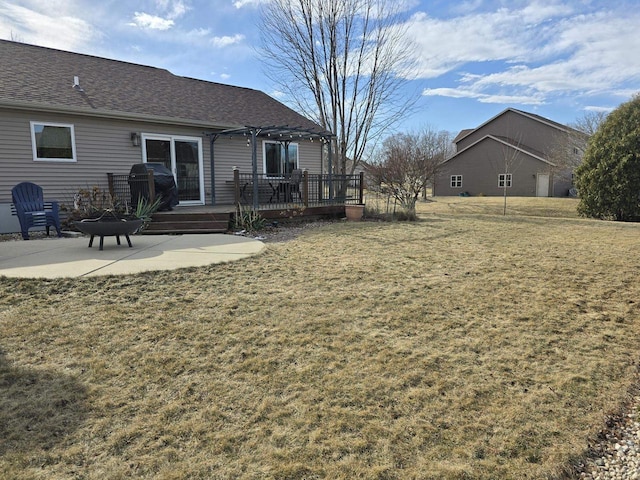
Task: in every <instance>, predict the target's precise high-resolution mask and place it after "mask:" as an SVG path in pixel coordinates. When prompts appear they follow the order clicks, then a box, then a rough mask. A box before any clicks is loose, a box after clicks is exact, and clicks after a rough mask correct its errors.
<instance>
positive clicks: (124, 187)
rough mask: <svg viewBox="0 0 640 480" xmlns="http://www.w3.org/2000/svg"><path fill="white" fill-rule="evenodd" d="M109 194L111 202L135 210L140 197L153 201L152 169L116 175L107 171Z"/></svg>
mask: <svg viewBox="0 0 640 480" xmlns="http://www.w3.org/2000/svg"><path fill="white" fill-rule="evenodd" d="M107 181H108V185H109V194H110V195H111V198H112V199H113V203H114V204H117V205H118V206H120V207H121V208H125V209H132V210H134V211H135V209H136V207H137V205H138V201H139V199H140V198H144V199H145V200H148V201H149V203H153V202H154V201H155V198H156V190H155V183H154V181H153V170H150V171H148V172H147V173H141V174H127V175H117V174H114V173H107Z"/></svg>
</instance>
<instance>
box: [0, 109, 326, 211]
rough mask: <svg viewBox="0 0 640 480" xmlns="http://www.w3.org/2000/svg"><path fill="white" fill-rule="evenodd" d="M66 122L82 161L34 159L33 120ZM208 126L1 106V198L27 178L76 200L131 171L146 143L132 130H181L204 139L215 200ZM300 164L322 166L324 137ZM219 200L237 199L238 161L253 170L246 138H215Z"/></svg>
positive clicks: (307, 147) (307, 148) (207, 183)
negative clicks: (81, 191) (234, 181)
mask: <svg viewBox="0 0 640 480" xmlns="http://www.w3.org/2000/svg"><path fill="white" fill-rule="evenodd" d="M31 121H37V122H53V123H65V124H71V125H73V126H74V131H75V141H76V157H77V162H74V163H69V162H42V161H37V162H36V161H34V160H33V153H32V145H31V129H30V122H31ZM204 130H205V129H204V128H202V127H193V128H190V127H175V126H171V125H165V124H155V123H148V122H136V121H125V120H113V119H106V118H98V117H86V116H74V115H66V114H54V113H42V112H35V111H32V112H30V111H22V110H10V109H2V108H0V203H10V202H11V188H12V187H13V186H14V185H16V184H18V183H20V182H23V181H30V182H34V183H37V184H39V185H40V186H41V187H42V188H43V189H44V192H45V197H46V198H47V199H57V200H59V201H61V202H67V203H68V202H70V201H71V200H72V198H73V194H74V193H75V192H77V191H78V190H79V189H80V188H87V187H91V186H93V185H99V186H106V183H107V176H106V174H107V173H115V174H128V173H129V171H130V169H131V166H132V165H133V164H135V163H140V162H142V161H143V159H142V147H140V146H139V147H134V146H133V145H132V144H131V138H130V135H131V132H139V133H144V134H161V135H179V136H189V137H196V138H201V139H202V157H203V163H204V188H205V202H206V203H207V204H211V202H212V198H211V194H212V192H211V156H210V141H209V137H207V136H206V135H205V134H204ZM258 142H259V143H258V171H259V172H262V168H263V167H262V165H263V161H262V151H263V150H262V140H261V139H259V141H258ZM298 144H299V163H300V168H303V169H304V168H306V169H307V170H308V171H309V172H310V173H320V172H321V171H322V156H321V152H322V148H321V145H322V144H321V143H320V142H317V141H316V142H309V141H302V140H301V141H300V142H298ZM214 155H215V157H214V164H215V189H216V192H215V193H216V204H218V205H224V204H232V203H233V189H232V187H231V185H229V184H227V183H226V182H227V181H229V180H232V179H233V167H234V166H236V167H238V168H239V169H240V171H241V172H247V173H249V172H251V148H250V147H247V143H246V138H236V137H234V138H228V137H219V138H218V139H217V140H216V141H215V143H214Z"/></svg>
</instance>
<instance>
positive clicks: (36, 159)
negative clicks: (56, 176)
mask: <svg viewBox="0 0 640 480" xmlns="http://www.w3.org/2000/svg"><path fill="white" fill-rule="evenodd" d="M29 125H30V129H31V150H32V152H33V161H34V162H56V163H77V161H78V157H77V156H76V134H75V129H74V126H73V124H71V123H56V122H35V121H32V122H29ZM36 125H44V126H50V127H66V128H68V129H69V131H70V133H71V155H72V157H73V158H40V157H38V145H37V143H36V131H35V129H34V127H35V126H36Z"/></svg>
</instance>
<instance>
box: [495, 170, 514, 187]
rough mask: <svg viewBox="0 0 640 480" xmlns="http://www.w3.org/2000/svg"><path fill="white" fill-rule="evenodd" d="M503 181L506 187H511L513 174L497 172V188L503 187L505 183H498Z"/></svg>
mask: <svg viewBox="0 0 640 480" xmlns="http://www.w3.org/2000/svg"><path fill="white" fill-rule="evenodd" d="M503 182H504V183H505V185H506V186H507V188H511V185H513V175H511V174H510V173H500V174H498V188H504V187H505V185H500V184H501V183H503Z"/></svg>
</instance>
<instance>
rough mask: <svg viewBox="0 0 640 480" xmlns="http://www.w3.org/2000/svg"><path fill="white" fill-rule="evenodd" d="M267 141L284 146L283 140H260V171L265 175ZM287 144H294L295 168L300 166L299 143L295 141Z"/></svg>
mask: <svg viewBox="0 0 640 480" xmlns="http://www.w3.org/2000/svg"><path fill="white" fill-rule="evenodd" d="M267 143H275V144H278V145H280V146H281V147H284V144H283V142H279V141H277V140H263V141H262V172H263V173H264V175H265V177H267ZM289 145H295V146H296V151H297V152H298V158H296V168H300V144H299V143H297V142H289ZM267 178H284V177H283V176H268V177H267Z"/></svg>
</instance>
